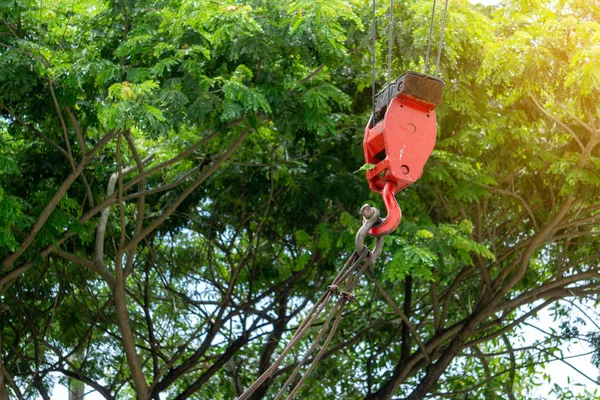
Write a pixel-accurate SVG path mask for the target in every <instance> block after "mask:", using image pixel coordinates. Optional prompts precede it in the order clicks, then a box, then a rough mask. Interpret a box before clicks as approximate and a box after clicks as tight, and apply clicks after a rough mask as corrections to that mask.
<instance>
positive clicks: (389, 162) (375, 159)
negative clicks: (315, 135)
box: [363, 94, 437, 236]
mask: <svg viewBox="0 0 600 400" xmlns="http://www.w3.org/2000/svg"><path fill="white" fill-rule="evenodd" d="M433 108H435V105H432V104H431V103H427V102H423V101H420V100H419V99H415V98H414V97H410V96H403V95H402V94H399V95H398V97H395V98H394V99H392V101H391V102H390V104H389V106H388V107H387V110H386V112H385V117H384V118H383V119H382V120H381V121H380V122H379V123H378V124H377V125H375V126H374V127H373V128H371V121H369V124H368V125H367V127H366V129H365V137H364V140H363V149H364V153H365V160H366V162H367V163H369V164H374V165H375V168H374V169H372V170H370V171H367V179H368V181H369V186H370V188H371V190H373V191H374V192H376V193H381V194H382V195H383V200H384V203H385V206H386V208H387V217H386V218H385V220H384V222H383V223H382V224H381V225H379V226H376V227H373V228H371V230H370V231H369V234H371V235H373V236H384V235H387V234H388V233H390V232H392V231H394V230H395V229H396V228H397V227H398V224H400V219H401V218H402V213H401V211H400V207H399V206H398V203H397V201H396V197H395V195H396V193H398V192H399V191H400V190H402V189H404V188H405V187H407V186H408V185H410V184H411V183H414V182H416V181H417V179H419V178H420V177H421V175H422V174H423V167H424V165H425V163H426V162H427V159H428V158H429V155H430V154H431V152H432V151H433V148H434V146H435V139H436V130H437V128H436V118H435V111H434V110H433Z"/></svg>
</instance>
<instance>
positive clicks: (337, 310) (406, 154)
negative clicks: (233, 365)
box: [237, 0, 448, 400]
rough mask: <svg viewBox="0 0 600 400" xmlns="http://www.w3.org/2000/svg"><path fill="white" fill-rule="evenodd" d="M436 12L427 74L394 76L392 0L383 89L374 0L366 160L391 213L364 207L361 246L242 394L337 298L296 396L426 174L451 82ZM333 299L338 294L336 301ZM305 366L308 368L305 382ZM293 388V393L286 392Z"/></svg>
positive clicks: (305, 361)
mask: <svg viewBox="0 0 600 400" xmlns="http://www.w3.org/2000/svg"><path fill="white" fill-rule="evenodd" d="M435 11H436V0H433V4H432V7H431V18H430V22H429V36H428V40H427V52H426V55H425V68H424V71H423V73H418V72H413V71H408V72H406V73H404V74H403V75H401V76H400V77H399V78H397V79H396V80H394V81H393V82H392V81H391V79H390V76H391V65H392V47H393V34H394V17H393V13H394V0H390V9H389V27H388V32H389V44H388V65H387V86H386V87H385V88H384V89H383V90H382V91H381V92H379V93H376V91H375V87H376V82H375V81H376V71H375V68H376V58H375V44H376V43H375V42H376V26H375V17H376V0H373V21H372V49H371V57H372V87H373V93H372V113H371V117H370V118H369V121H368V123H367V126H366V128H365V136H364V140H363V150H364V155H365V162H366V163H369V164H372V165H374V167H373V168H372V169H371V170H369V171H367V173H366V176H367V180H368V182H369V187H370V188H371V190H372V191H374V192H376V193H379V194H381V195H382V198H383V203H384V205H385V208H386V212H387V215H386V217H385V218H384V219H382V218H380V212H379V210H378V209H377V208H375V207H370V206H369V205H367V204H365V205H364V206H362V208H361V210H360V214H361V216H362V217H363V224H362V227H361V228H360V229H359V231H358V232H357V234H356V239H355V249H354V252H353V253H352V254H351V255H350V258H349V259H348V261H347V262H346V264H345V265H344V266H343V268H342V269H341V270H340V271H339V273H338V274H337V276H336V277H335V278H334V280H333V282H332V283H331V284H330V285H329V286H328V287H327V290H326V291H325V293H323V294H322V295H321V297H320V298H319V299H318V300H317V302H316V303H315V304H314V305H313V306H312V308H311V309H310V311H309V312H308V314H307V315H306V317H305V318H304V320H303V321H302V322H301V323H300V325H299V326H298V328H297V329H296V331H295V333H294V335H293V336H292V338H291V339H290V341H289V343H288V344H287V345H286V347H285V348H284V349H283V351H282V352H281V354H280V355H279V356H278V357H277V359H275V361H274V362H273V364H271V366H270V367H269V368H268V369H267V370H266V371H265V372H264V373H263V374H262V375H261V376H260V377H258V379H256V381H255V382H254V383H253V384H252V385H251V386H250V387H249V388H248V389H246V391H244V393H242V394H241V395H240V396H239V397H238V399H237V400H248V399H249V398H250V397H251V396H252V394H253V393H254V392H255V391H256V390H257V389H258V388H259V387H260V386H261V385H262V384H264V383H265V382H266V381H267V380H268V379H269V378H271V377H272V375H273V374H274V373H275V372H276V371H277V369H278V368H279V367H280V366H281V364H282V363H283V361H284V359H285V357H286V356H287V355H288V354H289V353H290V352H291V350H292V349H293V348H294V347H295V346H296V345H297V344H298V342H299V341H300V340H301V339H302V338H303V337H304V335H305V334H306V333H307V331H308V330H309V329H310V328H311V327H312V326H313V324H315V323H316V322H317V320H318V319H319V317H320V316H321V315H322V314H323V313H324V311H325V309H326V308H327V306H328V305H329V303H330V302H332V301H334V304H333V307H331V309H330V310H329V312H328V313H327V314H326V316H325V320H324V321H323V322H322V324H321V328H320V330H319V332H318V333H317V335H316V337H315V339H314V341H313V342H312V344H311V346H310V347H309V349H308V350H307V351H306V353H305V354H304V356H303V357H302V359H301V360H300V362H298V364H297V365H296V367H295V368H294V370H293V372H292V374H291V375H290V377H289V378H288V379H287V381H286V382H285V383H284V384H283V386H282V388H281V389H280V390H279V392H278V393H277V395H276V397H275V400H280V399H283V398H284V397H285V398H286V399H287V400H291V399H293V398H294V397H295V396H296V394H297V393H298V391H299V390H300V388H301V387H302V385H303V384H304V382H305V381H306V379H307V378H308V377H309V375H310V373H311V372H312V371H313V370H314V368H315V367H316V365H317V363H318V362H319V361H320V360H321V358H322V357H323V355H324V354H325V351H326V350H327V348H328V346H329V343H330V342H331V340H332V339H333V336H334V334H335V331H336V330H337V327H338V325H339V323H340V320H341V317H342V313H343V310H344V307H345V306H346V304H347V303H349V302H353V301H354V300H355V297H354V295H353V294H352V291H353V290H354V288H355V287H356V286H357V285H358V282H359V280H360V278H361V276H362V275H363V274H364V273H365V271H366V270H367V268H368V267H369V266H370V265H371V264H372V263H373V262H374V261H375V259H376V258H377V257H378V256H379V255H380V254H381V250H382V245H383V237H384V236H386V235H388V234H389V233H391V232H393V231H394V230H395V229H396V228H397V227H398V225H399V224H400V219H401V218H402V212H401V210H400V206H399V205H398V202H397V200H396V193H398V192H399V191H401V190H402V189H404V188H406V187H407V186H409V185H410V184H412V183H414V182H416V181H417V180H418V179H419V178H420V177H421V175H422V174H423V167H424V166H425V163H426V162H427V159H428V158H429V156H430V154H431V152H432V151H433V148H434V146H435V139H436V131H437V127H436V115H435V108H436V107H437V106H438V105H439V104H440V103H441V101H442V90H443V88H444V81H443V80H442V79H441V78H439V76H438V74H439V66H440V58H441V54H442V47H443V43H444V30H445V24H446V16H447V11H448V0H446V2H445V6H444V15H443V18H442V27H441V33H440V40H439V46H438V54H437V61H436V66H435V72H434V75H429V74H428V69H429V58H430V51H431V36H432V33H433V23H434V19H435ZM368 235H370V236H374V237H375V246H374V248H373V250H370V249H369V248H368V247H367V246H365V244H364V242H365V238H366V237H367V236H368ZM334 298H337V299H336V300H334ZM326 333H327V336H326V337H325V340H324V341H323V344H322V345H321V346H320V349H319V350H318V352H317V354H316V355H315V356H314V357H312V358H311V355H312V354H313V353H314V352H315V350H316V349H317V348H318V347H319V344H320V343H321V340H322V339H323V336H325V334H326ZM305 367H306V371H304V374H302V377H301V378H300V379H299V380H298V377H299V376H300V374H301V372H302V370H303V369H304V368H305ZM294 382H296V383H295V385H292V383H294ZM290 387H291V391H290V393H289V394H287V392H288V389H290ZM286 394H287V397H286Z"/></svg>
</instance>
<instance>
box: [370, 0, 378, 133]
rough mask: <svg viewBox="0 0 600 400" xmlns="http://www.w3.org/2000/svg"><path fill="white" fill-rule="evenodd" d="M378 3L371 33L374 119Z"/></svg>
mask: <svg viewBox="0 0 600 400" xmlns="http://www.w3.org/2000/svg"><path fill="white" fill-rule="evenodd" d="M376 1H377V0H373V23H372V27H371V33H372V42H371V61H372V66H371V83H372V85H371V87H372V93H373V99H372V101H373V112H372V114H371V115H373V117H375V96H377V92H376V89H375V79H376V74H377V72H376V69H375V67H376V59H375V41H376V40H377V25H376V17H377V9H376V4H375V3H376ZM373 123H375V121H373Z"/></svg>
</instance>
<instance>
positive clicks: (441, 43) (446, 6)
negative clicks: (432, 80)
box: [435, 0, 450, 76]
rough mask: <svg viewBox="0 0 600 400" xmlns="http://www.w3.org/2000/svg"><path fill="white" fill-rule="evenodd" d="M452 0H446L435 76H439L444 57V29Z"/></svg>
mask: <svg viewBox="0 0 600 400" xmlns="http://www.w3.org/2000/svg"><path fill="white" fill-rule="evenodd" d="M449 2H450V0H446V4H445V5H444V17H443V18H442V32H441V33H440V44H439V46H438V56H437V62H436V63H435V76H438V70H439V69H440V58H442V48H443V47H444V31H445V30H446V16H447V15H448V3H449Z"/></svg>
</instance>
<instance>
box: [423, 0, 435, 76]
mask: <svg viewBox="0 0 600 400" xmlns="http://www.w3.org/2000/svg"><path fill="white" fill-rule="evenodd" d="M435 2H436V0H433V5H432V6H431V19H430V20H429V36H428V37H427V52H426V53H425V70H424V71H423V72H424V73H427V69H428V68H429V52H430V51H431V36H432V35H433V21H434V20H435Z"/></svg>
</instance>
